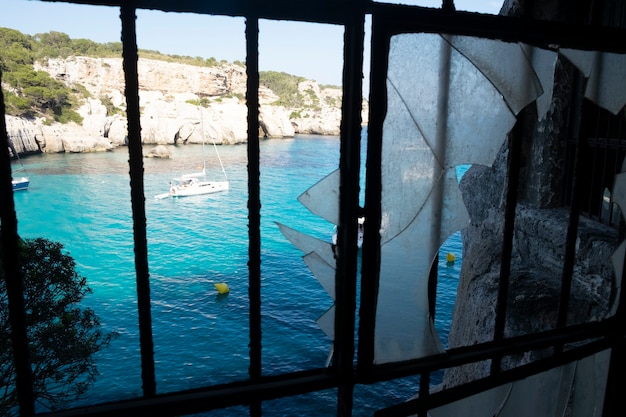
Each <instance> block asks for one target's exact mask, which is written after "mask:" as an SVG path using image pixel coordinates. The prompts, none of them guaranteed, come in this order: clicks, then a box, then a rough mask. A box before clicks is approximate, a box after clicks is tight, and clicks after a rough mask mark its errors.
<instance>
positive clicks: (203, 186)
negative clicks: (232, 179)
mask: <svg viewBox="0 0 626 417" xmlns="http://www.w3.org/2000/svg"><path fill="white" fill-rule="evenodd" d="M200 120H201V126H202V148H203V149H204V124H203V123H202V111H201V112H200ZM213 149H215V154H216V155H217V159H218V160H219V162H220V167H221V168H222V173H223V174H224V180H221V181H214V180H209V179H208V178H207V174H206V161H203V164H202V171H199V172H193V173H189V174H184V175H181V176H180V177H176V178H172V180H171V181H170V189H169V191H168V192H167V193H163V194H159V195H157V196H156V198H157V199H162V198H167V197H189V196H194V195H203V194H211V193H218V192H221V191H228V189H229V182H228V177H227V176H226V170H225V169H224V164H223V163H222V158H220V154H219V152H218V151H217V145H216V144H215V140H213Z"/></svg>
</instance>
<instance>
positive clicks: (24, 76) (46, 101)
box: [0, 28, 82, 123]
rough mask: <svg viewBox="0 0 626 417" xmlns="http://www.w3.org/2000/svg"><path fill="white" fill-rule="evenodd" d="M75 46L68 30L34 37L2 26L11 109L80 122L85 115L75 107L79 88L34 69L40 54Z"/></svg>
mask: <svg viewBox="0 0 626 417" xmlns="http://www.w3.org/2000/svg"><path fill="white" fill-rule="evenodd" d="M71 50H72V40H71V39H70V38H69V36H67V35H65V34H64V33H60V32H50V33H48V34H43V35H37V36H36V37H30V36H27V35H23V34H22V33H20V32H18V31H16V30H13V29H7V28H0V69H2V71H3V74H4V76H3V82H4V83H5V84H6V86H7V88H6V89H7V92H6V94H5V97H6V108H7V113H8V114H10V115H13V116H20V117H28V118H30V117H35V116H45V117H48V118H51V119H54V120H56V121H58V122H62V123H66V122H69V121H74V122H77V123H80V122H81V121H82V118H81V117H80V115H79V114H78V113H76V112H75V111H74V110H73V107H74V106H75V105H76V104H77V101H78V97H77V95H76V94H75V92H74V91H72V89H70V88H68V87H67V86H66V85H65V84H63V83H62V82H60V81H57V80H55V79H53V78H52V77H50V75H49V74H48V73H46V72H45V71H35V70H34V69H33V63H34V62H35V58H36V57H40V56H44V55H47V56H59V55H60V54H63V53H68V52H70V51H71Z"/></svg>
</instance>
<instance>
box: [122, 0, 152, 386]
mask: <svg viewBox="0 0 626 417" xmlns="http://www.w3.org/2000/svg"><path fill="white" fill-rule="evenodd" d="M128 3H131V2H126V3H125V5H124V6H122V7H121V8H120V18H121V20H122V44H123V45H122V48H123V49H122V58H123V65H124V81H125V82H126V87H125V95H126V108H127V114H128V154H129V161H128V162H129V165H130V198H131V205H132V211H133V234H134V238H135V269H136V274H137V309H138V310H139V311H138V312H139V343H140V345H141V379H142V383H143V386H142V388H143V395H144V396H146V397H152V396H154V395H155V394H156V378H155V372H154V342H153V340H152V314H151V310H150V273H149V271H148V239H147V236H146V205H145V202H146V197H145V195H144V183H143V154H142V147H141V125H140V122H139V118H140V110H139V75H138V71H137V62H138V60H139V56H138V54H137V36H136V32H135V8H134V7H133V5H132V4H128Z"/></svg>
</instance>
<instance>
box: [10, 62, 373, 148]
mask: <svg viewBox="0 0 626 417" xmlns="http://www.w3.org/2000/svg"><path fill="white" fill-rule="evenodd" d="M35 69H36V70H41V71H46V72H48V73H49V74H50V75H51V76H52V77H53V78H55V79H57V80H60V81H62V82H64V83H66V84H67V85H68V86H76V85H79V86H82V87H84V89H86V90H87V91H88V92H89V97H88V98H85V99H83V100H82V103H81V105H80V108H79V109H78V113H79V114H80V115H81V116H82V117H83V122H82V124H80V125H78V124H74V123H69V124H65V125H61V124H56V123H53V124H51V125H46V124H45V123H44V121H43V120H39V119H37V120H24V119H18V118H14V117H8V120H7V125H8V126H7V130H8V133H9V138H10V139H11V140H12V141H13V142H14V143H15V146H16V149H17V150H18V152H19V153H35V152H46V153H56V152H96V151H103V150H110V149H113V148H115V147H118V146H124V145H126V144H127V126H126V118H125V116H124V112H125V110H126V102H125V97H124V72H123V68H122V60H121V59H119V58H91V57H81V56H74V57H69V58H66V59H48V60H47V61H45V62H40V63H37V64H36V65H35ZM138 72H139V88H140V93H139V96H140V106H141V109H140V110H141V120H140V122H141V128H142V131H141V134H142V141H143V143H144V144H148V145H171V144H186V143H202V141H203V140H204V141H207V142H208V143H216V144H238V143H243V142H245V141H246V140H247V136H248V135H247V107H246V105H245V100H244V97H245V91H246V73H245V68H243V67H242V66H239V65H235V64H228V63H222V64H220V65H219V66H215V67H198V66H192V65H186V64H181V63H171V62H165V61H158V60H150V59H140V60H139V63H138ZM299 90H300V93H301V94H302V96H303V97H304V103H303V106H302V107H300V108H297V109H293V108H285V107H283V106H278V105H275V104H274V103H276V102H277V100H278V97H277V96H276V94H274V92H272V91H271V90H269V89H267V88H265V87H261V88H260V90H259V103H260V115H259V122H260V123H259V124H260V131H259V136H261V137H267V138H283V137H293V136H294V135H296V134H298V133H303V134H318V135H339V126H340V120H341V89H340V88H339V87H337V88H321V87H320V86H319V85H318V84H317V82H315V81H310V80H306V81H304V82H301V83H300V85H299ZM364 102H365V101H364ZM200 103H202V105H200ZM364 109H366V108H364ZM364 115H365V117H366V116H367V113H366V111H365V112H364ZM365 122H366V120H365V119H364V123H365Z"/></svg>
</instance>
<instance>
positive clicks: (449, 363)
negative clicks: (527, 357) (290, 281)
mask: <svg viewBox="0 0 626 417" xmlns="http://www.w3.org/2000/svg"><path fill="white" fill-rule="evenodd" d="M619 332H620V328H619V323H617V321H616V320H614V319H607V320H604V321H601V322H592V323H583V324H578V325H573V326H570V327H565V328H561V329H554V330H548V331H545V332H541V333H532V334H527V335H524V336H518V337H512V338H507V339H503V340H501V341H498V342H496V341H489V342H485V343H480V344H476V345H473V346H464V347H460V348H454V349H449V350H448V351H446V352H445V353H442V354H440V355H434V356H429V357H426V358H421V359H415V360H410V361H403V362H395V363H389V364H383V365H374V366H372V367H370V368H369V369H367V371H362V370H359V371H358V372H357V375H358V378H357V381H358V382H359V383H363V384H371V383H376V382H382V381H388V380H392V379H397V378H404V377H407V376H412V375H417V374H420V373H423V372H433V371H436V370H440V369H446V368H452V367H455V366H459V365H464V364H467V363H474V362H479V361H484V360H489V359H492V358H494V357H498V356H507V355H514V354H518V353H523V352H528V351H532V350H538V349H545V348H549V347H553V346H557V345H560V344H561V345H562V344H571V343H582V342H589V341H591V340H593V339H596V338H602V337H609V336H612V335H613V334H619Z"/></svg>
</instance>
